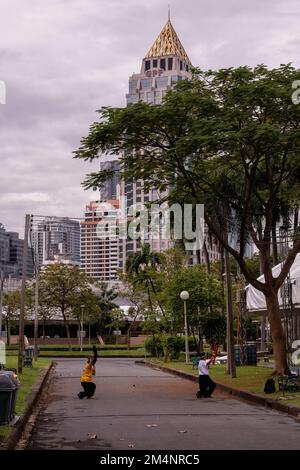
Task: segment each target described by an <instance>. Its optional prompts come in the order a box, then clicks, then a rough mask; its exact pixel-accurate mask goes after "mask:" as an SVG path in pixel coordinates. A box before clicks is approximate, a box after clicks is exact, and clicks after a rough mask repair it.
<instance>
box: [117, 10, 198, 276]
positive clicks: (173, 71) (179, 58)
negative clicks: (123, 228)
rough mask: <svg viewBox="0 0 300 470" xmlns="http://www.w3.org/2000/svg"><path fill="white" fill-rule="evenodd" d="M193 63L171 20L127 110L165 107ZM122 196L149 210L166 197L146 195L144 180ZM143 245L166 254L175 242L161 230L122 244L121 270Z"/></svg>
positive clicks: (133, 86)
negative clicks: (142, 105) (141, 105)
mask: <svg viewBox="0 0 300 470" xmlns="http://www.w3.org/2000/svg"><path fill="white" fill-rule="evenodd" d="M191 67H192V64H191V61H190V59H189V57H188V55H187V53H186V52H185V50H184V47H183V46H182V44H181V42H180V39H179V38H178V36H177V34H176V31H175V29H174V28H173V25H172V23H171V21H170V18H168V21H167V22H166V24H165V26H164V27H163V29H162V31H161V32H160V34H159V35H158V37H157V38H156V40H155V41H154V43H153V45H152V46H151V48H150V49H149V51H148V53H147V54H146V56H145V58H144V59H143V60H142V65H141V71H140V73H136V74H133V75H132V76H131V77H130V78H129V92H128V94H127V95H126V102H127V106H130V105H131V104H132V103H137V102H138V101H144V102H146V103H151V104H161V103H162V100H163V98H164V96H165V94H166V93H167V91H168V90H169V89H170V88H172V86H174V85H175V84H176V83H177V82H179V81H180V80H186V79H189V78H191ZM120 194H121V196H125V198H126V201H127V206H128V207H130V206H138V205H141V206H147V205H148V204H149V203H151V202H152V201H153V202H154V201H160V200H161V199H162V198H163V197H164V196H165V194H160V193H159V192H158V191H157V190H156V189H155V188H153V189H151V190H149V191H145V190H144V184H143V181H142V180H138V181H121V186H120ZM141 242H145V243H149V244H150V245H151V249H152V250H153V251H157V252H162V251H165V250H167V249H168V248H171V247H172V246H173V242H172V241H171V240H166V239H164V238H163V236H162V229H161V227H158V232H157V233H156V235H155V237H152V234H151V231H150V232H149V237H148V239H145V240H140V239H137V240H130V239H128V240H122V242H121V244H120V267H122V268H123V269H124V267H125V263H126V259H127V257H128V256H129V255H130V254H131V253H134V252H136V251H137V250H139V247H140V245H141Z"/></svg>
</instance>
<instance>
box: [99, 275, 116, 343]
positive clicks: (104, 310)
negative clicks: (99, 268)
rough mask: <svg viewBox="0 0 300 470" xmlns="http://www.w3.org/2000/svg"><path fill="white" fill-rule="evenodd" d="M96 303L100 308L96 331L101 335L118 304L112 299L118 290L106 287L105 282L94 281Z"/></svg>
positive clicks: (110, 320)
mask: <svg viewBox="0 0 300 470" xmlns="http://www.w3.org/2000/svg"><path fill="white" fill-rule="evenodd" d="M95 288H96V296H97V304H98V307H99V310H100V314H99V317H98V322H97V326H98V331H99V333H100V334H101V335H103V334H105V332H106V329H107V325H109V324H110V323H111V322H112V321H113V319H112V312H113V311H114V309H116V308H118V306H117V305H116V304H115V303H114V300H115V299H116V298H117V296H118V292H117V290H116V289H114V288H110V287H108V285H107V284H106V283H105V282H99V283H95Z"/></svg>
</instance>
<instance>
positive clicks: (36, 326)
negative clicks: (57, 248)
mask: <svg viewBox="0 0 300 470" xmlns="http://www.w3.org/2000/svg"><path fill="white" fill-rule="evenodd" d="M39 278H40V276H39V267H38V265H37V266H36V274H35V296H34V359H35V360H36V361H37V358H38V344H37V339H38V334H39V281H40V279H39Z"/></svg>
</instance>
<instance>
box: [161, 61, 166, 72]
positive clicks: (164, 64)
mask: <svg viewBox="0 0 300 470" xmlns="http://www.w3.org/2000/svg"><path fill="white" fill-rule="evenodd" d="M160 68H161V69H163V70H166V59H160Z"/></svg>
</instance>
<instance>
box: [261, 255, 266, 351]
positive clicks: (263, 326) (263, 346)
mask: <svg viewBox="0 0 300 470" xmlns="http://www.w3.org/2000/svg"><path fill="white" fill-rule="evenodd" d="M259 271H260V274H261V275H262V274H263V273H264V270H263V263H262V258H261V256H260V257H259ZM260 329H261V335H260V349H261V351H265V350H266V317H265V315H262V316H261V324H260Z"/></svg>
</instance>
